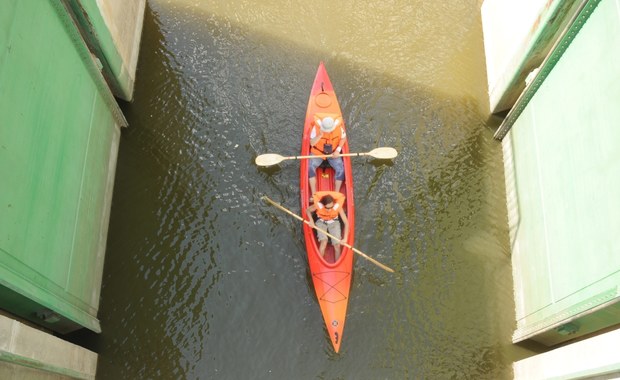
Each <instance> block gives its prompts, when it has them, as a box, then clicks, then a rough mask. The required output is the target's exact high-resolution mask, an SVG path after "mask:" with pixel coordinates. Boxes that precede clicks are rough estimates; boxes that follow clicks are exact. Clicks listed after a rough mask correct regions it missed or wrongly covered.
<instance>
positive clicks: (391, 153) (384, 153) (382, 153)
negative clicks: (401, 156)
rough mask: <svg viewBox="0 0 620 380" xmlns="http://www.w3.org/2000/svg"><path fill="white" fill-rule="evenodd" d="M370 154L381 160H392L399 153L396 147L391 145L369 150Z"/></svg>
mask: <svg viewBox="0 0 620 380" xmlns="http://www.w3.org/2000/svg"><path fill="white" fill-rule="evenodd" d="M368 155H369V156H372V157H374V158H378V159H381V160H390V159H392V158H394V157H396V156H397V155H398V152H397V151H396V149H394V148H391V147H383V148H375V149H373V150H371V151H370V152H368Z"/></svg>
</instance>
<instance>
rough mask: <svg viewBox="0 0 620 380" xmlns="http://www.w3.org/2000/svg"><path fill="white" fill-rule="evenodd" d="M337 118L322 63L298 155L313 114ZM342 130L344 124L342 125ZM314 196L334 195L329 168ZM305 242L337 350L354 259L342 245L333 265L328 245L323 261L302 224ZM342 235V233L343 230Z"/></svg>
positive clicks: (306, 191)
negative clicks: (323, 193)
mask: <svg viewBox="0 0 620 380" xmlns="http://www.w3.org/2000/svg"><path fill="white" fill-rule="evenodd" d="M325 113H328V114H337V115H342V112H341V110H340V105H339V104H338V99H336V93H335V92H334V89H333V87H332V83H331V81H330V80H329V76H328V75H327V71H326V70H325V66H324V65H323V62H321V63H320V65H319V69H318V71H317V73H316V77H315V79H314V84H313V85H312V91H311V92H310V100H309V102H308V110H307V112H306V121H305V124H304V131H303V137H302V143H301V155H302V156H305V155H309V154H310V133H311V131H312V124H313V121H314V115H316V114H325ZM342 126H343V128H344V123H343V125H342ZM341 153H349V143H348V142H346V143H345V144H344V146H343V150H342V152H341ZM342 159H343V160H344V171H345V179H344V181H343V183H342V186H341V188H340V192H341V193H343V194H344V195H345V197H346V200H345V203H344V208H343V209H344V210H345V212H346V214H347V218H348V220H349V236H348V237H347V241H346V242H347V243H348V244H349V245H350V246H353V239H354V230H355V228H354V227H355V207H354V202H353V176H352V171H351V159H350V157H342ZM308 163H309V162H308V160H306V159H304V160H301V168H300V186H301V192H300V193H301V210H302V215H303V216H304V218H307V217H306V213H305V210H306V209H307V208H308V206H309V205H310V193H311V192H310V187H309V184H308ZM316 190H317V192H318V191H334V169H332V168H331V167H329V166H327V167H319V168H318V169H317V188H316ZM303 230H304V239H305V243H306V253H307V255H308V263H309V265H310V272H311V274H312V282H313V284H314V290H315V292H316V296H317V299H318V301H319V305H320V307H321V313H322V314H323V319H324V320H325V325H326V327H327V333H328V334H329V338H330V339H331V341H332V344H333V346H334V350H335V351H336V352H338V351H339V350H340V343H341V342H342V332H343V330H344V322H345V318H346V314H347V304H348V303H349V292H350V290H351V277H352V275H353V255H354V253H353V252H352V251H351V249H349V248H347V247H345V246H343V245H341V254H340V257H339V258H338V261H335V262H334V256H335V255H334V247H333V246H332V245H331V241H330V243H329V244H328V245H327V249H326V252H325V257H321V255H320V253H319V245H318V241H317V238H316V233H315V231H314V230H313V229H312V228H311V227H310V226H308V225H307V224H306V223H304V224H303ZM342 231H343V232H344V229H342Z"/></svg>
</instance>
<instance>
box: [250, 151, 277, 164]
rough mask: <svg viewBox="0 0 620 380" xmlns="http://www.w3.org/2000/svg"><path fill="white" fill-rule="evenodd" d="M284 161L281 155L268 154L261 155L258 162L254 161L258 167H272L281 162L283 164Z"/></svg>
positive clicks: (257, 159) (257, 158)
mask: <svg viewBox="0 0 620 380" xmlns="http://www.w3.org/2000/svg"><path fill="white" fill-rule="evenodd" d="M283 159H284V157H282V156H280V155H279V154H275V153H267V154H261V155H260V156H258V157H256V160H254V162H255V163H256V165H258V166H271V165H276V164H279V163H280V162H282V160H283Z"/></svg>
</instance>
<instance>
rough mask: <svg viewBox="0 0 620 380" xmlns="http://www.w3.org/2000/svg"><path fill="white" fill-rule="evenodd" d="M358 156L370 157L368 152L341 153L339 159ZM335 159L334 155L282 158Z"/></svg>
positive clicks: (285, 158)
mask: <svg viewBox="0 0 620 380" xmlns="http://www.w3.org/2000/svg"><path fill="white" fill-rule="evenodd" d="M357 156H368V153H367V152H362V153H340V154H339V155H338V157H357ZM329 157H334V155H332V154H319V155H308V156H289V157H282V159H283V160H301V159H304V158H329Z"/></svg>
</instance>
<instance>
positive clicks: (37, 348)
mask: <svg viewBox="0 0 620 380" xmlns="http://www.w3.org/2000/svg"><path fill="white" fill-rule="evenodd" d="M1 8H2V10H1V11H0V182H1V183H2V184H3V185H2V191H0V309H2V310H6V311H8V312H9V313H10V314H11V315H15V316H18V317H21V318H23V319H25V320H28V321H31V322H33V323H34V324H36V325H38V326H41V327H43V328H46V329H49V330H52V331H55V332H58V333H67V332H70V331H73V330H76V329H80V328H88V329H90V330H92V331H95V332H100V330H101V328H100V325H99V321H98V319H97V311H98V308H99V295H100V290H101V277H102V273H103V262H104V254H105V246H106V238H107V229H108V220H109V214H110V204H111V197H112V188H113V183H114V173H115V169H116V158H117V154H118V145H119V141H120V129H121V127H123V126H126V125H127V122H126V120H125V118H124V117H123V115H122V112H121V111H120V108H119V107H118V104H117V101H116V99H115V98H114V95H116V96H118V97H121V98H123V99H126V100H129V99H131V97H132V93H133V83H134V81H135V71H136V63H137V56H138V51H139V41H140V35H141V31H142V19H143V16H144V8H145V0H137V1H129V2H125V1H120V0H107V1H106V0H97V1H95V0H4V1H3V2H2V6H1ZM71 346H72V345H71ZM67 347H69V346H68V344H67V343H66V342H63V341H62V340H60V339H57V338H54V337H53V336H52V335H49V334H47V333H44V332H41V331H37V330H34V329H31V328H27V327H26V326H24V325H22V324H21V323H19V322H16V321H13V320H11V319H7V318H6V317H0V378H29V379H30V378H33V379H34V378H36V379H48V378H53V379H57V378H80V379H81V378H94V373H95V367H96V355H95V354H93V353H85V352H84V351H86V350H84V351H82V350H81V349H80V348H79V347H71V348H67ZM93 356H94V359H93ZM84 365H88V366H89V367H88V368H85V367H84Z"/></svg>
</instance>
